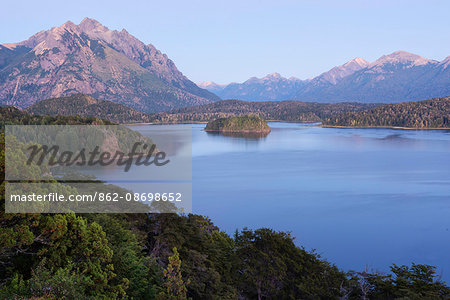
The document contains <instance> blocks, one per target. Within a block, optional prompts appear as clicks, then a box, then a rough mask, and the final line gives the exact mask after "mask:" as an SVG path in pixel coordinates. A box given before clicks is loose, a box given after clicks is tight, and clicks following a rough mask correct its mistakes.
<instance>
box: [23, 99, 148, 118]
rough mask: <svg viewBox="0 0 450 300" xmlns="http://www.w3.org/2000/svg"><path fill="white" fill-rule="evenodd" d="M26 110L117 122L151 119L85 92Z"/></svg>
mask: <svg viewBox="0 0 450 300" xmlns="http://www.w3.org/2000/svg"><path fill="white" fill-rule="evenodd" d="M26 112H28V113H30V114H34V115H42V116H47V115H48V116H58V115H60V116H76V115H78V116H81V117H95V118H100V119H104V120H109V121H111V122H115V123H133V122H149V121H150V116H149V115H148V114H145V113H142V112H139V111H136V110H134V109H132V108H129V107H127V106H125V105H122V104H119V103H114V102H111V101H105V100H98V99H95V98H92V97H90V96H87V95H83V94H74V95H71V96H67V97H60V98H52V99H46V100H42V101H39V102H37V103H36V104H34V105H32V106H30V107H28V108H27V109H26Z"/></svg>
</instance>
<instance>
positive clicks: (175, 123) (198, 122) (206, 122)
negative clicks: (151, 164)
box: [119, 120, 320, 126]
mask: <svg viewBox="0 0 450 300" xmlns="http://www.w3.org/2000/svg"><path fill="white" fill-rule="evenodd" d="M265 121H266V122H279V123H298V124H314V123H320V122H318V121H304V122H300V121H283V120H265ZM208 122H209V121H189V122H174V123H166V122H156V123H155V122H138V123H119V125H127V126H129V125H177V124H208Z"/></svg>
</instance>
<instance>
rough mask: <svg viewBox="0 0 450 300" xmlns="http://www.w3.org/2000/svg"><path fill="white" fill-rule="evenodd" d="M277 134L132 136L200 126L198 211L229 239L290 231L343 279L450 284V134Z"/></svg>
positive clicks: (276, 129) (196, 141)
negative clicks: (412, 277) (401, 273)
mask: <svg viewBox="0 0 450 300" xmlns="http://www.w3.org/2000/svg"><path fill="white" fill-rule="evenodd" d="M269 125H270V126H271V128H272V132H271V133H270V134H269V135H268V136H267V137H265V138H260V139H247V138H237V137H225V136H221V135H214V134H208V133H206V132H204V131H203V128H204V127H205V125H204V124H195V125H135V126H130V128H132V129H134V130H137V131H140V132H142V133H143V134H145V133H146V130H148V128H149V126H159V129H160V130H161V132H163V133H164V135H166V136H170V135H171V134H172V132H173V134H174V135H176V132H177V129H179V128H181V127H189V128H190V127H192V155H193V160H192V168H193V212H194V213H196V214H201V215H207V216H209V217H210V218H211V219H212V220H213V222H214V223H215V224H216V225H218V226H219V227H220V228H221V229H223V230H225V231H227V232H228V233H229V234H233V232H234V231H235V230H236V229H242V228H243V227H249V228H254V229H256V228H260V227H270V228H273V229H276V230H282V231H290V232H291V233H292V235H293V236H295V237H296V243H297V244H298V245H302V246H304V247H305V248H306V249H308V250H311V249H316V251H317V252H318V253H320V254H321V255H322V256H323V257H324V258H326V259H328V260H329V261H330V262H333V263H335V264H336V265H337V266H339V267H340V268H342V269H344V270H349V269H353V270H362V269H364V268H365V266H368V267H369V268H371V269H374V270H380V271H387V270H388V266H389V265H391V264H392V263H396V264H410V263H411V262H415V263H423V264H431V265H436V266H438V267H439V269H438V271H439V272H442V274H443V279H444V280H445V281H447V282H450V131H437V130H435V131H415V130H391V129H332V128H320V127H315V126H311V125H308V124H299V123H276V122H273V123H269ZM111 172H114V170H112V171H111ZM130 172H132V170H131V171H130ZM98 176H99V177H100V178H102V177H103V176H102V174H98ZM125 186H126V185H125Z"/></svg>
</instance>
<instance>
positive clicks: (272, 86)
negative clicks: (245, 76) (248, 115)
mask: <svg viewBox="0 0 450 300" xmlns="http://www.w3.org/2000/svg"><path fill="white" fill-rule="evenodd" d="M305 84H306V83H305V82H304V81H301V80H300V79H297V78H294V77H292V78H289V79H288V78H284V77H282V76H281V75H280V74H278V73H273V74H269V75H267V76H265V77H263V78H256V77H252V78H250V79H249V80H247V81H245V82H244V83H230V84H229V85H227V86H222V89H217V88H216V89H215V90H213V89H210V87H209V86H207V87H205V88H206V89H208V90H210V91H214V93H215V94H216V95H218V96H219V97H220V98H222V99H240V100H250V101H252V100H253V101H255V100H258V101H263V100H286V99H291V98H292V96H293V95H294V94H295V92H296V91H297V90H298V89H299V88H301V87H302V86H304V85H305ZM211 86H213V85H211Z"/></svg>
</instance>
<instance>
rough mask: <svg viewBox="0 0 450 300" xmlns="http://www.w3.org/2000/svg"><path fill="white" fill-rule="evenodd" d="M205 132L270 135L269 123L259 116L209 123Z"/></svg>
mask: <svg viewBox="0 0 450 300" xmlns="http://www.w3.org/2000/svg"><path fill="white" fill-rule="evenodd" d="M205 131H209V132H236V133H266V134H267V133H269V132H270V127H269V125H267V122H266V121H264V120H263V119H261V118H259V117H258V116H252V115H249V116H236V117H229V118H220V119H216V120H214V121H210V122H208V124H207V125H206V127H205Z"/></svg>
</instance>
